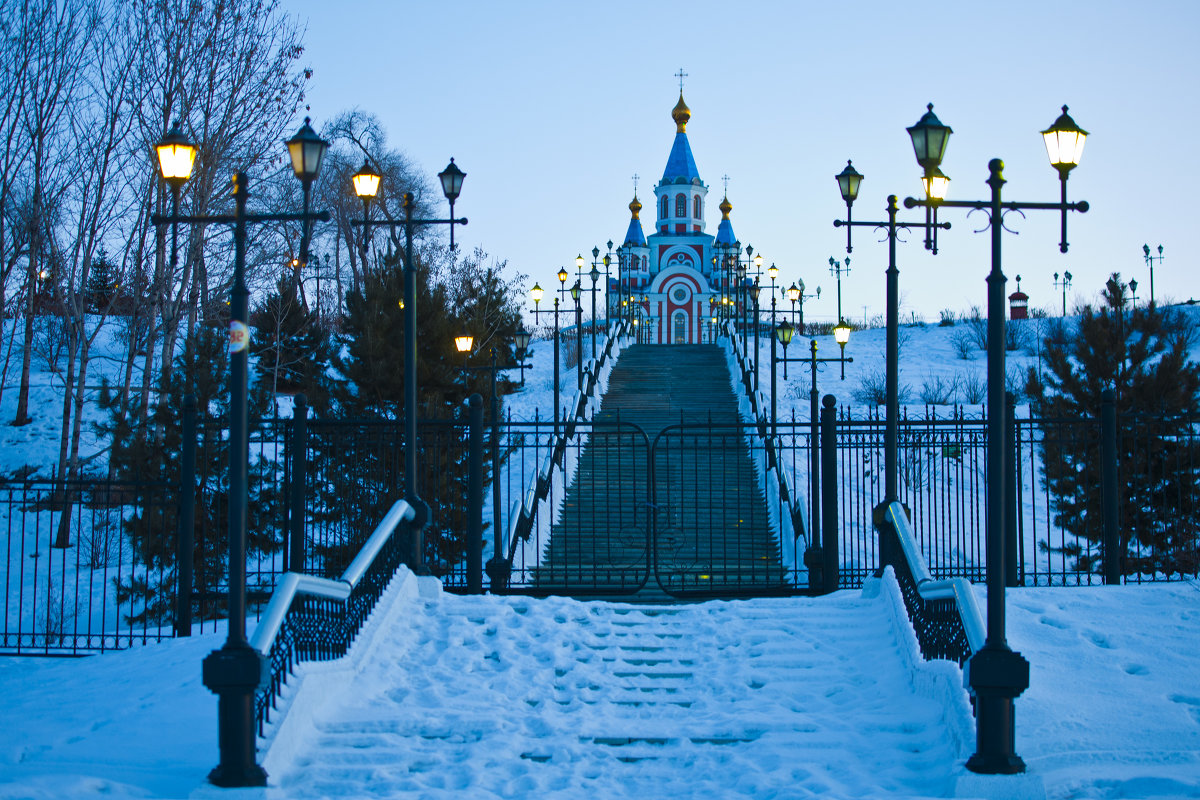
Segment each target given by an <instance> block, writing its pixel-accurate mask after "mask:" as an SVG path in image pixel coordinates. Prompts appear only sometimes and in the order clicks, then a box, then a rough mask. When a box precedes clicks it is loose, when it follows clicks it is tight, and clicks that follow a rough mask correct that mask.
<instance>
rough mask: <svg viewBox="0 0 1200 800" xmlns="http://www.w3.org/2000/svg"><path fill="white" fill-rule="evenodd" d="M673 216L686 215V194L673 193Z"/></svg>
mask: <svg viewBox="0 0 1200 800" xmlns="http://www.w3.org/2000/svg"><path fill="white" fill-rule="evenodd" d="M675 216H677V217H686V216H687V195H686V194H677V195H675Z"/></svg>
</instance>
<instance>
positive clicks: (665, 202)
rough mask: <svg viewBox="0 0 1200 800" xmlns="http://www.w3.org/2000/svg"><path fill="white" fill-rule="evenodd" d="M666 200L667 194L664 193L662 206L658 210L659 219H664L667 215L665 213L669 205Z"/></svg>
mask: <svg viewBox="0 0 1200 800" xmlns="http://www.w3.org/2000/svg"><path fill="white" fill-rule="evenodd" d="M667 202H668V201H667V196H666V195H665V194H664V195H663V198H662V207H661V210H660V211H659V212H658V218H659V219H666V218H667V217H668V216H669V215H668V213H667V212H668V208H669V206H668V205H667Z"/></svg>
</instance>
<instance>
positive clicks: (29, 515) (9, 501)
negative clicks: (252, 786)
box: [0, 409, 1200, 655]
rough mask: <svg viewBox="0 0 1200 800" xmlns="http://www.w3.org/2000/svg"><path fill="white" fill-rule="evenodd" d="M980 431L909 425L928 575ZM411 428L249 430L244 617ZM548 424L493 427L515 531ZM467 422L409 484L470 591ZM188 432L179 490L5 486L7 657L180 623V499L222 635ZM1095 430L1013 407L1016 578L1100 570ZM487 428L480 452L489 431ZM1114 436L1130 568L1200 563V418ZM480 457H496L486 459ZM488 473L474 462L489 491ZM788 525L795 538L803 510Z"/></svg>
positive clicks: (861, 475) (863, 441)
mask: <svg viewBox="0 0 1200 800" xmlns="http://www.w3.org/2000/svg"><path fill="white" fill-rule="evenodd" d="M985 425H986V423H985V420H984V419H982V418H979V417H972V416H969V415H967V414H964V413H963V412H962V411H959V410H955V411H951V412H949V413H948V412H947V411H945V410H933V409H930V410H929V411H927V412H926V413H924V414H922V415H919V416H917V415H912V414H907V415H906V416H904V417H903V418H902V420H901V423H900V429H899V456H900V459H899V470H900V501H901V502H902V503H903V504H904V505H905V507H906V508H907V509H908V518H909V520H910V522H911V527H912V532H913V537H914V540H915V542H916V545H917V547H919V549H920V553H921V555H922V557H923V558H924V559H925V561H926V563H927V564H928V567H929V571H930V573H931V575H932V576H933V577H934V578H939V579H940V578H951V577H966V578H968V579H970V580H980V579H981V578H982V577H983V575H984V572H985V570H986V566H987V565H986V555H985V550H986V548H985V541H986V520H987V515H986V513H985V511H986V509H985V503H986V485H987V474H986V472H987V468H986V463H987V459H986V449H987V441H986V439H987V437H986V431H985ZM402 428H403V426H402V425H401V424H400V423H399V422H395V421H357V422H335V421H325V420H308V419H307V418H302V417H301V415H299V414H298V415H297V417H296V418H293V419H281V420H267V421H263V422H261V423H258V424H256V425H255V426H254V432H253V434H252V437H251V458H250V463H251V471H250V491H251V502H250V514H251V521H250V526H249V535H250V546H249V548H248V553H249V557H248V564H247V585H248V600H249V607H250V608H251V610H252V611H253V610H254V609H256V608H257V607H258V605H259V604H261V603H263V602H265V601H266V600H267V598H268V597H269V596H270V593H271V591H272V590H273V589H274V587H275V584H276V582H277V581H278V580H279V576H280V575H282V574H283V573H284V572H286V571H287V570H289V569H290V570H294V571H298V572H304V573H306V574H311V575H318V576H323V577H329V576H336V575H337V574H339V573H340V571H341V570H342V569H343V568H344V567H345V562H346V559H347V558H349V557H350V556H351V555H352V554H353V553H354V552H355V551H356V550H357V547H358V546H359V545H360V544H361V542H362V540H363V539H364V538H365V537H366V536H367V535H369V533H370V532H371V530H372V529H373V527H374V525H375V524H376V523H377V522H378V520H379V519H380V518H382V515H383V513H384V511H386V508H387V507H388V505H390V503H391V502H393V501H394V500H395V499H397V498H398V497H399V496H400V494H401V493H402V487H403V485H404V475H403V462H404V459H403V458H402V454H403V451H404V441H403V430H402ZM542 428H546V430H542ZM552 429H553V426H552V425H542V426H539V425H537V424H534V425H529V424H528V423H516V424H511V425H510V424H505V425H503V426H502V428H501V432H500V436H499V437H498V439H499V446H500V463H501V468H500V470H501V471H500V484H499V487H498V488H499V490H500V503H499V504H498V505H499V508H500V513H501V518H500V520H499V522H500V524H501V525H502V529H501V534H502V538H503V540H504V541H506V542H507V541H509V540H510V538H511V535H512V531H511V530H510V528H511V526H512V524H513V522H514V519H513V514H514V513H515V512H513V511H512V509H513V508H514V504H515V503H517V501H518V500H522V501H523V500H524V499H525V496H526V495H528V493H529V492H530V489H531V487H532V486H533V485H534V484H535V483H536V482H537V481H538V479H539V475H538V473H539V470H540V469H541V468H542V467H543V462H544V461H545V454H546V452H547V451H546V447H547V442H548V441H549V439H550V433H551V432H552ZM810 430H811V429H810V426H809V424H808V423H807V422H803V421H800V422H793V421H789V422H784V423H779V424H778V426H777V436H776V437H775V439H774V446H773V448H772V459H773V460H774V461H776V462H777V464H778V468H779V473H780V475H781V476H782V479H783V480H785V481H786V483H787V485H789V486H792V487H795V488H796V489H797V492H796V494H797V496H798V497H799V498H801V499H800V500H799V501H798V503H799V504H800V505H802V504H803V503H805V502H810V501H809V500H806V498H811V497H812V491H811V477H812V476H811V475H810V464H811V442H810ZM465 431H466V428H465V420H458V419H456V420H443V421H422V422H421V423H420V425H419V427H418V433H419V437H420V439H419V441H420V447H421V449H422V452H421V454H420V457H419V459H418V462H419V464H421V470H422V474H421V475H420V476H419V487H420V494H421V496H422V497H423V498H424V499H425V500H426V501H427V502H428V503H429V504H430V505H431V507H432V509H433V516H432V523H431V526H430V527H429V528H428V529H427V530H426V531H425V542H426V552H425V557H426V560H427V562H428V563H429V564H431V565H432V567H433V570H434V572H435V573H436V574H437V575H438V576H439V577H441V578H442V580H443V581H444V583H445V585H446V587H447V588H448V589H451V590H455V591H464V590H465V589H466V586H467V582H468V581H467V569H466V563H465V550H466V535H467V528H468V525H467V519H466V515H467V502H466V498H467V471H466V463H467V436H466V433H465ZM195 435H196V442H197V448H196V462H195V463H196V475H195V478H194V480H193V490H192V491H191V492H187V491H182V492H181V491H179V484H178V479H170V478H166V477H164V479H163V480H160V481H146V482H142V483H128V482H126V483H121V482H116V481H106V480H93V481H79V482H73V483H62V482H54V481H38V480H10V481H4V482H0V525H2V526H3V528H4V542H3V546H4V555H3V558H2V559H0V570H2V572H3V574H2V575H0V579H2V580H3V585H4V588H5V604H4V618H3V623H2V626H0V653H10V654H11V653H22V654H63V655H70V654H77V653H86V652H95V651H102V650H108V649H114V648H123V647H129V646H131V645H133V644H138V643H144V642H150V641H159V640H161V639H163V638H169V637H171V636H174V635H176V634H177V633H178V632H180V631H177V630H176V628H177V627H179V626H180V625H181V621H180V618H181V614H180V613H179V612H180V610H181V608H180V607H177V604H178V603H180V600H179V599H178V598H177V596H176V590H177V582H178V570H177V565H178V562H179V559H178V557H177V555H176V550H177V548H178V546H179V532H180V531H179V520H180V518H181V512H182V511H185V510H187V508H186V507H187V505H188V503H190V504H191V509H190V513H191V514H192V515H194V519H195V522H194V525H193V534H194V546H193V552H192V559H191V565H192V567H193V575H192V579H191V581H190V587H191V598H190V601H188V602H187V603H186V606H187V608H188V609H190V616H191V619H192V620H193V622H192V624H191V626H186V627H188V631H189V632H190V631H191V630H197V629H203V628H205V627H206V626H207V627H209V628H210V629H215V626H216V624H217V620H219V619H221V618H222V617H223V616H224V614H225V607H226V597H227V593H228V586H227V581H226V572H225V570H226V563H225V561H226V556H225V552H226V551H225V547H226V540H227V534H228V519H227V507H226V497H227V493H228V487H227V485H226V477H225V476H226V474H227V454H226V453H225V452H224V450H223V448H224V447H226V446H227V441H228V436H227V432H226V431H225V429H224V428H223V426H222V422H221V421H219V420H215V421H208V422H206V423H204V424H201V425H199V426H197V430H196V434H195ZM883 435H884V421H883V419H882V418H881V416H880V414H879V413H877V411H876V410H874V409H872V410H870V411H868V412H867V413H866V414H865V415H863V414H861V413H859V414H852V413H851V412H850V411H849V410H847V409H842V410H841V412H840V414H839V419H838V421H837V441H838V445H837V451H836V455H837V459H836V462H837V489H838V490H837V503H838V515H837V516H838V520H839V525H838V530H839V537H840V540H839V547H838V553H839V562H840V565H841V569H840V579H839V585H840V586H842V587H852V586H857V585H860V584H861V582H862V580H863V579H864V578H865V577H866V576H868V575H870V574H873V573H874V572H875V571H877V570H878V569H879V567H880V559H879V552H878V550H879V548H878V536H877V532H876V530H875V528H874V525H873V522H872V511H873V509H874V508H875V506H876V505H877V504H878V503H880V502H881V501H882V499H883V480H884V476H883V469H884V449H883ZM1101 439H1102V436H1101V426H1100V424H1099V422H1098V421H1096V420H1091V419H1086V418H1085V419H1061V420H1046V419H1028V418H1026V419H1016V420H1014V421H1013V424H1012V426H1011V430H1010V433H1009V437H1008V442H1009V445H1008V446H1009V447H1010V448H1011V452H1012V454H1013V458H1012V460H1011V465H1012V475H1011V482H1010V489H1009V495H1008V499H1007V500H1006V502H1007V503H1008V504H1009V507H1010V508H1012V509H1014V511H1015V513H1012V514H1010V515H1009V517H1010V519H1011V530H1010V531H1009V532H1008V534H1007V535H1008V536H1009V541H1011V542H1013V543H1014V544H1015V546H1014V547H1012V548H1010V553H1011V558H1012V560H1011V562H1010V564H1009V565H1008V570H1009V574H1010V580H1011V582H1012V583H1013V584H1014V585H1025V586H1045V585H1094V584H1099V583H1102V582H1103V576H1102V573H1101V566H1102V563H1103V558H1102V556H1103V554H1104V551H1105V546H1104V540H1103V536H1102V535H1101V532H1100V527H1101V525H1102V521H1103V516H1104V514H1103V508H1102V505H1103V503H1102V500H1104V499H1107V500H1110V501H1111V500H1112V498H1106V497H1104V496H1103V495H1102V493H1101V492H1100V490H1099V486H1100V479H1099V472H1098V471H1097V470H1096V468H1095V466H1094V464H1095V462H1096V461H1097V460H1098V459H1099V458H1100V450H1101V448H1100V441H1101ZM485 441H486V442H487V444H486V445H485V447H490V446H491V444H490V441H488V437H485ZM1113 450H1114V452H1115V453H1116V461H1117V463H1116V465H1115V469H1116V476H1117V483H1116V484H1115V485H1116V486H1117V487H1118V488H1117V491H1116V492H1115V493H1114V494H1115V496H1116V497H1115V500H1116V502H1115V509H1116V512H1115V513H1116V518H1117V520H1118V524H1117V526H1116V531H1117V533H1118V535H1119V551H1118V552H1120V553H1121V559H1122V560H1121V567H1122V569H1123V573H1124V580H1125V581H1126V582H1143V581H1160V580H1178V579H1181V578H1192V577H1197V576H1200V544H1198V541H1200V418H1192V417H1182V418H1180V417H1171V418H1165V417H1158V416H1153V415H1144V416H1137V417H1127V418H1123V419H1121V420H1120V421H1119V423H1118V425H1117V427H1116V436H1115V445H1114V448H1113ZM1048 454H1049V458H1050V461H1049V462H1048V461H1047V458H1048ZM484 460H485V463H486V464H487V465H488V467H487V469H489V470H490V468H491V464H492V459H491V458H490V457H488V458H485V459H484ZM1048 463H1058V464H1059V465H1060V466H1059V472H1058V473H1054V474H1051V475H1049V476H1048V474H1047V464H1048ZM1089 464H1091V465H1092V466H1089ZM1072 470H1075V471H1078V472H1079V474H1080V476H1081V478H1080V479H1079V481H1078V483H1079V486H1078V487H1077V489H1076V490H1075V491H1074V493H1073V494H1072V493H1071V492H1068V491H1067V490H1066V489H1068V488H1070V486H1071V485H1072V484H1071V477H1070V473H1071V471H1072ZM1088 470H1091V472H1089V471H1088ZM1051 472H1052V473H1053V468H1052V470H1051ZM175 474H177V473H175ZM1064 475H1065V476H1066V477H1064ZM491 478H492V476H491V475H490V474H488V475H486V476H485V485H486V486H487V487H488V488H487V489H485V491H486V492H487V493H488V494H489V495H490V494H491V492H492V489H491V484H492V479H491ZM1064 487H1066V488H1064ZM560 491H561V490H560ZM486 505H488V506H491V507H495V504H493V503H491V502H488V503H487V504H486ZM516 507H517V508H520V506H519V505H518V506H516ZM518 516H519V515H518ZM795 530H796V531H799V532H802V533H803V532H804V521H803V520H799V521H798V522H796V528H795ZM495 533H496V532H495V530H493V529H490V528H489V529H488V530H485V531H484V537H485V540H486V541H488V542H489V543H490V542H494V541H495V538H496V536H495ZM802 545H803V543H802V542H797V543H796V546H797V547H802ZM504 555H505V556H509V555H511V552H510V553H504ZM802 555H803V553H802V552H801V551H797V552H796V553H795V554H793V555H792V557H791V558H790V559H785V560H788V562H789V563H790V564H793V565H795V566H794V567H793V569H797V570H798V569H800V568H801V567H800V565H801V561H802Z"/></svg>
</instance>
